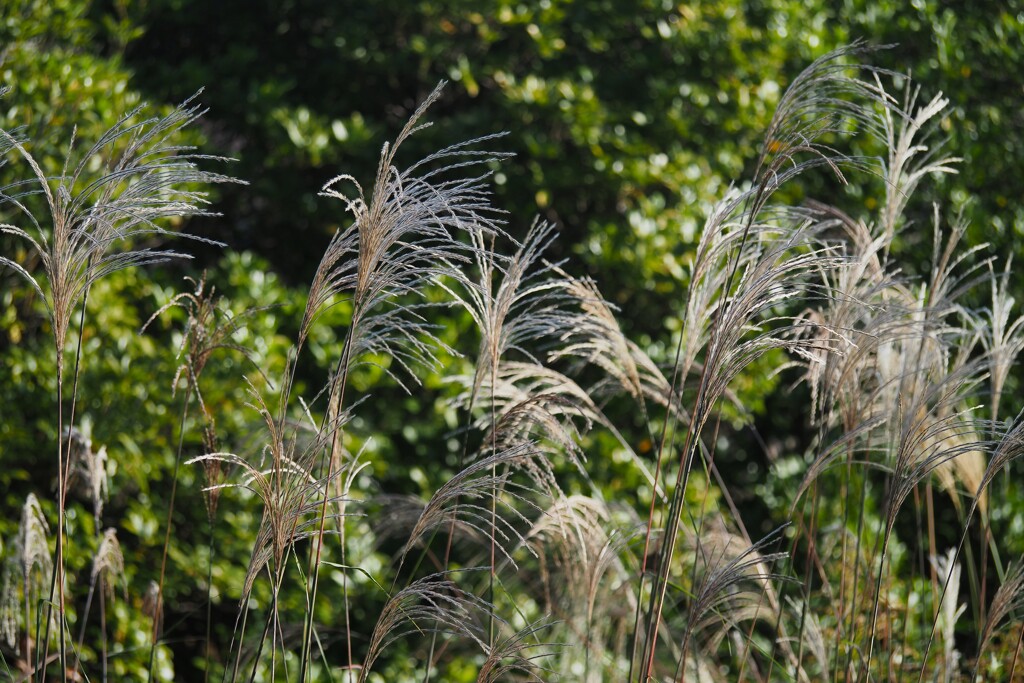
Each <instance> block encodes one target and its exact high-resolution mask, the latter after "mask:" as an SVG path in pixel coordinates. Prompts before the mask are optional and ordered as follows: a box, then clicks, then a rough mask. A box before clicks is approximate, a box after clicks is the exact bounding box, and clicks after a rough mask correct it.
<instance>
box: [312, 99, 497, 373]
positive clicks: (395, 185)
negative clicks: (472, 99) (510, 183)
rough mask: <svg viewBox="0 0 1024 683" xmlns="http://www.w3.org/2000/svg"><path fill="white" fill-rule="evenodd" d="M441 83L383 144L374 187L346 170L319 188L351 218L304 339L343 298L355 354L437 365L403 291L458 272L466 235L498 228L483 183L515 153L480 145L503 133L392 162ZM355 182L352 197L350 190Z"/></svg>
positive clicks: (331, 256)
mask: <svg viewBox="0 0 1024 683" xmlns="http://www.w3.org/2000/svg"><path fill="white" fill-rule="evenodd" d="M443 87H444V82H442V83H440V84H438V86H437V88H435V89H434V91H433V92H432V93H431V94H430V95H429V96H428V97H427V98H426V99H425V100H424V101H423V102H422V103H421V104H420V106H419V107H418V108H417V109H416V111H415V112H414V113H413V115H412V116H411V117H410V119H409V121H408V122H407V123H406V125H405V127H404V128H403V129H402V131H401V133H399V135H398V137H397V138H396V139H395V141H394V143H393V144H385V145H384V147H383V149H382V150H381V156H380V163H379V165H378V167H377V176H376V179H375V182H374V185H373V187H372V188H371V190H372V192H371V194H370V195H369V196H367V195H366V193H365V191H364V190H363V187H362V186H361V185H360V184H359V182H358V181H357V180H356V179H355V178H353V177H352V176H349V175H340V176H337V177H335V178H332V179H331V180H329V181H328V182H327V183H326V184H325V185H324V187H323V190H322V192H321V195H322V196H325V197H328V198H332V199H338V200H340V201H342V202H343V203H344V204H345V207H346V209H347V211H348V212H349V213H350V214H351V215H352V217H353V219H354V220H353V222H352V224H351V225H350V226H349V227H348V228H346V229H345V230H339V231H338V232H336V233H335V235H334V237H333V239H332V240H331V243H330V244H329V245H328V247H327V250H326V251H325V252H324V256H323V258H322V260H321V262H320V265H319V267H318V268H317V271H316V274H315V276H314V278H313V283H312V285H311V286H310V291H309V297H308V299H307V304H306V309H305V312H304V314H303V320H302V324H301V326H300V328H299V343H298V345H299V347H301V346H302V345H303V343H304V341H305V339H306V337H307V335H308V334H309V329H310V327H311V326H312V325H313V324H314V323H315V322H316V320H317V319H318V318H319V317H320V316H321V315H322V313H323V312H324V310H325V308H326V307H327V306H329V305H330V304H331V303H332V302H336V301H337V300H338V297H344V298H346V299H347V300H348V301H349V302H350V304H351V306H352V319H351V323H350V324H349V335H350V338H349V340H348V342H347V343H348V345H350V346H351V350H350V351H349V352H348V354H349V357H350V358H351V359H358V358H359V357H360V356H361V355H362V354H364V353H382V354H385V355H387V356H389V357H391V358H392V359H393V360H394V361H395V362H397V363H398V364H399V365H400V366H402V367H403V368H405V369H406V370H411V366H414V365H427V366H431V365H433V364H434V363H435V362H436V359H435V357H434V355H433V352H432V350H431V344H439V342H438V340H437V339H436V337H435V336H434V335H433V333H432V332H431V328H430V326H429V325H428V324H427V323H426V321H425V320H424V319H423V317H422V315H421V314H420V313H419V309H418V308H417V306H416V305H411V304H408V303H402V300H403V299H406V298H408V297H409V296H410V295H414V294H417V293H418V292H420V291H421V290H422V288H423V286H424V285H426V284H428V283H430V282H432V281H434V280H436V279H438V278H440V277H443V276H449V275H452V274H453V273H458V272H459V271H458V267H457V266H456V265H454V264H463V263H466V262H467V261H468V260H469V256H468V255H467V247H466V245H465V244H463V243H462V242H460V241H459V239H458V235H459V234H466V233H469V234H478V233H483V234H487V235H493V234H498V233H500V232H501V223H502V221H501V213H500V212H499V211H497V210H495V209H493V208H492V207H491V205H490V190H489V188H488V185H487V183H486V182H485V181H486V179H487V177H488V176H489V175H490V172H491V171H490V168H489V167H490V165H491V164H492V163H493V162H495V161H498V160H500V159H503V158H505V157H507V156H509V155H508V154H505V153H500V152H490V151H481V150H479V149H476V147H477V146H479V145H480V144H481V143H485V142H490V141H493V140H494V139H495V138H497V137H500V135H489V136H485V137H482V138H477V139H474V140H469V141H466V142H463V143H459V144H456V145H452V146H450V147H446V148H444V149H442V150H440V151H438V152H435V153H433V154H430V155H428V156H427V157H425V158H423V159H421V160H420V161H418V162H416V163H414V164H412V165H411V166H409V167H408V168H406V169H405V170H404V171H399V170H398V168H397V166H396V165H395V157H396V154H397V152H398V150H399V148H400V147H401V145H402V144H403V143H404V142H405V141H406V140H407V139H408V138H409V137H410V136H412V135H413V134H415V133H416V132H417V131H419V130H422V129H423V128H425V127H427V126H429V125H430V124H429V123H420V119H421V118H422V117H423V115H424V114H425V113H426V111H427V109H428V108H429V107H430V105H431V104H433V103H434V102H435V101H436V100H437V99H438V98H439V97H440V95H441V91H442V89H443ZM343 183H349V184H351V185H352V186H353V187H354V188H355V195H354V196H350V195H348V194H346V193H345V192H343V191H342V190H341V189H339V188H340V187H341V185H342V184H343Z"/></svg>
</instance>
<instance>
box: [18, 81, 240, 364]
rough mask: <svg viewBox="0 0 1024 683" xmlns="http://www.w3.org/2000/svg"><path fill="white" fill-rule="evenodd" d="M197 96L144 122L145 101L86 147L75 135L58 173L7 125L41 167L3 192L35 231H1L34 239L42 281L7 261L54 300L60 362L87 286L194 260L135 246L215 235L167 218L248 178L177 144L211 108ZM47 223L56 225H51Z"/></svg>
mask: <svg viewBox="0 0 1024 683" xmlns="http://www.w3.org/2000/svg"><path fill="white" fill-rule="evenodd" d="M197 95H198V93H197ZM194 98H195V96H193V97H192V98H189V99H188V100H186V101H185V102H183V103H182V104H180V105H179V106H177V107H175V108H174V109H173V110H171V112H170V113H168V114H167V115H165V116H153V117H150V118H145V119H143V118H141V116H142V115H143V112H144V111H145V107H142V106H140V107H138V108H136V109H134V110H132V111H131V112H129V113H127V114H125V115H124V116H122V117H121V119H120V120H119V121H118V122H117V123H116V124H114V125H113V126H112V127H111V128H110V129H109V130H107V131H106V132H105V133H104V134H103V135H102V136H101V137H100V138H99V140H97V141H96V142H95V143H94V144H93V145H92V146H91V147H89V148H88V149H87V150H85V151H84V152H81V153H76V151H75V142H76V141H75V138H74V136H72V140H71V143H70V144H69V148H68V154H67V157H66V158H65V162H64V168H63V170H62V171H61V173H60V174H59V175H57V176H47V175H46V174H45V173H44V171H43V170H42V168H41V167H40V166H39V164H38V163H37V161H36V159H35V158H34V157H33V156H32V154H31V152H29V151H28V149H27V147H26V143H24V142H22V141H20V140H17V139H16V138H15V137H14V136H13V135H12V134H11V133H9V132H7V131H0V138H2V140H3V141H4V144H5V145H6V146H7V147H8V148H11V147H13V148H14V149H16V150H17V152H18V153H19V155H20V156H21V157H22V159H23V160H24V161H25V162H26V163H27V164H28V166H29V168H30V169H31V171H32V177H31V179H29V180H25V181H19V182H16V183H13V184H11V185H8V186H6V187H3V188H0V202H2V203H4V204H7V205H9V206H10V207H12V208H13V209H15V210H16V211H17V212H18V213H19V214H20V216H21V217H22V219H23V220H24V221H25V222H26V223H27V225H28V227H27V228H20V227H17V226H14V225H3V226H0V232H4V233H8V234H11V235H14V236H16V237H19V238H21V239H23V240H24V241H26V242H27V243H28V244H29V246H30V247H31V248H32V250H33V251H35V252H36V255H37V256H38V258H39V261H40V263H41V265H42V269H43V281H42V283H41V282H40V280H39V279H38V277H37V276H35V275H32V274H30V273H29V272H28V271H27V270H25V268H24V267H23V266H22V265H20V264H18V263H15V262H14V261H12V260H11V259H9V258H6V257H3V256H0V265H6V266H8V267H11V268H13V269H14V270H16V271H17V272H18V273H20V274H21V275H22V276H24V278H25V279H26V280H27V281H28V283H29V284H30V285H32V287H33V288H34V289H35V290H36V292H37V293H38V294H39V296H40V298H41V299H42V301H43V302H44V303H45V305H46V308H47V312H48V314H49V317H50V322H51V324H52V325H53V332H54V338H55V343H56V349H57V361H58V367H59V368H60V367H62V366H63V362H64V347H65V342H66V340H67V333H68V328H69V325H70V322H71V316H72V314H73V312H74V310H75V308H76V307H77V306H78V305H79V303H81V301H82V299H83V297H84V296H85V295H86V291H87V290H88V288H89V287H90V286H91V285H92V284H93V283H94V282H96V281H97V280H99V279H101V278H103V277H104V276H106V275H109V274H110V273H113V272H116V271H118V270H121V269H123V268H129V267H132V266H140V265H146V264H151V263H158V262H160V261H165V260H167V259H170V258H187V255H185V254H183V253H180V252H176V251H168V250H154V249H149V248H145V247H138V246H137V245H136V243H137V242H140V241H143V240H147V239H149V238H151V237H153V236H158V237H170V236H182V237H187V238H189V239H194V240H199V241H204V242H207V241H209V240H205V239H202V238H199V237H195V236H193V235H187V234H184V233H173V232H170V231H168V230H167V229H166V228H164V227H163V226H162V221H164V220H165V219H168V218H173V217H188V216H195V215H210V213H209V211H208V210H207V209H206V208H205V206H206V204H207V203H208V202H207V199H206V196H207V195H206V192H205V191H204V190H201V189H197V188H198V187H200V186H203V185H207V184H210V183H223V182H240V181H237V180H235V179H233V178H229V177H228V176H224V175H220V174H216V173H211V172H209V171H204V170H201V169H200V168H199V167H198V166H197V163H198V162H202V161H208V160H213V161H226V159H223V158H220V157H212V156H207V155H201V154H196V153H195V152H194V150H193V148H191V147H185V146H181V145H179V144H176V143H174V142H173V138H174V137H176V136H177V135H178V134H179V133H180V132H181V130H182V129H184V128H185V127H187V126H189V125H191V124H192V123H194V122H195V121H196V119H198V118H199V117H200V116H202V114H203V113H204V110H203V109H202V108H201V107H200V106H199V105H197V104H195V103H194ZM76 157H77V159H78V160H77V161H74V159H75V158H76ZM97 159H99V160H100V164H101V168H100V174H99V175H96V174H95V173H94V172H93V170H92V164H94V163H95V162H96V160H97ZM31 195H42V197H43V199H44V200H45V203H46V207H47V210H48V214H49V215H48V216H47V220H43V219H42V218H40V217H37V216H36V215H34V214H33V213H32V212H31V211H30V210H29V208H28V206H27V204H26V203H25V201H24V200H25V199H26V197H28V196H31ZM46 223H49V224H50V226H52V227H50V228H46V227H44V225H45V224H46Z"/></svg>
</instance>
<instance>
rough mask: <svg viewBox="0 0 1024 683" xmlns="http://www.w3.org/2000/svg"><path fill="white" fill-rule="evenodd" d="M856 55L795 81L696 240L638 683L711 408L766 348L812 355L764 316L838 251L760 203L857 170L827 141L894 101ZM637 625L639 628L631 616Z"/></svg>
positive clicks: (831, 58)
mask: <svg viewBox="0 0 1024 683" xmlns="http://www.w3.org/2000/svg"><path fill="white" fill-rule="evenodd" d="M862 51H863V50H862V49H861V47H860V46H859V45H855V46H852V47H850V48H845V49H840V50H838V51H835V52H832V53H830V54H828V55H825V56H824V57H822V58H821V59H819V60H817V61H815V62H814V63H813V64H812V65H811V66H810V67H808V68H807V69H806V70H805V71H804V72H803V73H801V74H800V75H799V76H798V77H797V78H796V79H795V80H794V81H793V83H792V84H791V85H790V87H789V88H788V89H787V91H786V93H785V94H784V95H783V97H782V99H781V100H780V102H779V106H778V108H777V110H776V113H775V116H774V117H773V119H772V122H771V124H770V125H769V128H768V131H767V133H766V136H765V143H764V147H763V150H762V153H761V156H760V158H759V159H758V163H757V167H756V170H755V173H754V182H753V185H752V186H751V188H750V189H749V190H746V191H744V192H733V193H731V194H730V196H728V197H727V198H726V199H724V200H723V201H722V202H720V203H719V204H718V205H717V206H716V208H715V209H714V210H713V212H712V214H711V216H710V217H709V219H708V221H707V224H706V226H705V229H704V233H703V235H702V239H701V243H700V244H699V245H698V251H697V257H696V259H695V263H694V268H693V272H694V275H693V277H692V279H691V280H692V282H691V288H694V291H691V292H690V296H689V297H688V301H687V312H686V314H685V318H684V329H683V332H682V334H681V335H680V340H679V347H678V349H677V360H676V367H675V369H674V377H673V380H672V386H673V387H676V386H679V384H678V383H681V382H682V381H683V380H684V379H685V377H686V373H687V372H688V369H689V364H690V362H691V361H692V359H695V358H696V357H697V352H698V349H701V348H702V349H703V350H704V351H705V362H704V367H703V369H702V371H701V373H700V384H699V387H698V388H697V396H696V399H695V403H694V409H693V411H692V416H691V421H690V423H689V424H688V425H687V428H686V430H685V431H686V434H685V442H684V445H683V448H682V450H683V453H682V454H681V456H680V466H679V468H678V473H677V481H676V485H675V488H674V490H673V493H672V500H671V503H670V505H669V508H668V511H667V514H666V516H665V519H666V529H665V537H664V539H663V541H662V543H661V546H662V548H661V557H660V564H659V571H658V572H657V573H656V574H655V577H654V579H655V581H654V585H653V587H652V591H651V599H650V605H649V609H648V610H647V614H646V617H645V619H646V624H645V628H644V631H645V632H646V633H645V635H644V636H641V635H640V628H638V629H637V638H636V643H635V646H634V649H636V647H637V646H641V645H642V650H640V652H641V658H640V662H639V664H640V670H639V676H640V677H641V679H642V678H643V677H644V676H651V675H652V673H653V668H654V659H655V650H656V647H657V633H658V630H659V628H660V623H661V615H662V610H663V608H664V600H665V593H666V591H667V588H668V576H667V574H666V573H665V572H666V571H667V570H666V569H665V568H666V567H668V566H669V561H670V559H671V558H672V557H673V555H674V550H675V545H676V541H677V536H678V532H679V520H680V515H681V507H682V501H683V496H684V494H685V490H686V485H687V483H688V480H689V474H690V471H691V467H692V465H693V462H694V460H695V457H696V455H697V453H698V451H699V441H700V439H701V435H702V432H703V429H704V426H705V424H706V422H707V421H708V419H709V418H710V416H711V414H712V411H713V408H714V406H715V404H716V403H717V402H718V400H719V399H720V398H721V397H722V395H723V394H724V392H725V390H726V389H727V387H728V384H729V382H730V381H731V380H732V379H733V378H735V376H736V375H737V374H738V372H739V371H740V370H741V369H743V368H744V367H746V366H747V365H748V364H749V363H750V362H751V361H753V360H755V359H756V358H758V357H760V356H761V355H763V354H764V353H765V352H766V351H768V350H770V349H773V348H779V349H785V350H788V351H790V352H791V353H795V354H797V355H798V356H799V355H802V356H805V357H807V358H809V359H810V358H811V356H812V352H814V351H815V350H816V349H817V344H818V342H817V341H816V340H814V339H813V335H808V334H807V333H806V328H807V326H808V325H810V323H809V321H807V320H806V319H803V320H800V319H792V318H789V319H784V318H781V317H779V316H778V315H777V314H774V313H773V312H772V311H773V309H775V307H776V306H777V305H778V304H781V303H783V302H785V301H786V300H788V299H792V298H793V297H795V296H797V295H801V296H808V295H812V294H816V295H818V296H821V293H822V291H823V290H822V289H821V288H820V285H815V281H816V280H818V279H820V273H822V272H827V271H829V270H831V269H834V268H835V267H837V266H839V265H840V264H841V263H842V260H843V259H842V258H841V255H838V254H837V252H836V250H835V249H833V248H831V247H829V246H827V245H825V246H821V240H820V239H818V235H817V233H819V232H820V229H821V226H820V224H819V223H818V221H817V220H816V219H815V217H814V216H812V215H809V212H807V211H806V210H793V209H790V210H782V209H774V210H771V211H767V210H766V207H767V206H768V202H769V201H770V199H771V198H772V196H773V195H774V193H775V192H776V191H777V190H778V188H779V187H780V186H781V185H782V184H783V183H785V182H786V181H787V180H789V179H790V178H793V177H795V176H797V175H799V174H800V173H802V172H804V171H806V170H807V169H810V168H813V167H816V166H824V167H827V168H829V169H831V170H832V171H833V172H834V173H835V174H836V176H837V177H838V178H839V180H840V181H843V182H845V177H844V176H843V171H842V167H843V166H847V167H850V166H853V167H858V166H860V167H864V166H866V164H865V163H864V161H863V160H859V159H851V158H849V157H846V156H844V155H842V154H839V153H838V152H836V151H835V150H834V149H832V148H830V147H829V146H828V143H827V142H826V141H825V138H826V137H827V136H829V135H832V134H841V133H844V132H845V131H847V130H848V129H849V128H850V127H851V126H855V127H856V128H858V129H867V130H868V131H869V132H873V133H875V134H876V135H877V134H878V133H879V130H880V129H879V126H878V125H877V120H876V119H875V118H874V117H873V116H872V113H871V106H875V105H877V106H882V107H888V106H893V103H892V101H891V98H889V97H888V96H887V95H886V94H885V93H884V91H879V90H878V89H877V88H876V87H875V86H874V85H872V84H870V83H869V82H867V81H865V80H863V79H861V78H858V77H856V76H855V75H853V74H852V71H853V69H852V68H851V67H850V66H848V65H846V64H844V60H845V58H846V57H847V56H849V55H851V54H856V53H859V52H862ZM861 70H863V71H869V72H870V71H872V70H871V69H869V68H866V67H861ZM869 105H870V106H869ZM815 245H818V246H815ZM702 283H703V284H702ZM801 331H802V333H801ZM694 347H697V348H694ZM666 433H667V432H666ZM659 453H660V449H659ZM659 457H660V455H659ZM651 514H652V516H653V508H652V510H651ZM637 622H638V626H639V623H640V615H639V613H638V616H637Z"/></svg>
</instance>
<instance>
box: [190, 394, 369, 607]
mask: <svg viewBox="0 0 1024 683" xmlns="http://www.w3.org/2000/svg"><path fill="white" fill-rule="evenodd" d="M249 396H250V401H251V402H250V403H249V404H248V405H249V407H250V408H252V409H253V410H255V411H256V412H257V413H258V414H259V415H260V417H261V418H262V420H263V427H264V430H265V431H264V434H263V439H264V446H263V455H262V458H261V459H260V460H258V461H256V462H253V461H251V460H250V459H247V458H244V457H242V456H239V455H236V454H234V453H226V452H219V453H207V454H205V455H201V456H199V457H196V458H192V459H191V460H188V461H187V462H186V464H193V463H203V462H205V461H207V460H216V461H218V462H220V463H223V464H226V465H231V466H236V467H238V468H239V469H240V470H241V472H242V476H241V480H240V481H237V482H226V483H221V484H213V485H211V486H210V487H209V488H213V489H226V488H242V489H245V490H248V491H250V492H251V493H253V494H255V495H256V496H257V498H259V500H260V502H261V503H262V506H263V517H262V519H261V522H260V528H259V531H258V532H257V534H256V540H255V544H254V547H253V550H252V554H251V558H250V561H249V567H248V569H247V571H246V574H245V581H244V584H243V587H242V598H241V604H243V605H244V604H245V602H246V600H247V599H248V596H249V594H250V592H251V591H252V586H253V582H254V581H255V580H256V578H257V576H259V574H260V572H261V571H263V569H264V568H266V567H267V566H268V565H270V568H271V572H272V576H273V578H274V581H275V585H276V586H278V587H279V586H280V581H281V580H282V579H283V573H284V570H285V568H286V559H287V555H288V553H289V552H290V551H291V549H292V547H293V545H294V544H295V542H296V541H298V540H301V539H303V538H307V537H309V536H313V535H316V534H317V528H316V527H317V520H318V517H317V512H318V510H319V508H320V505H321V501H322V499H323V497H324V496H328V495H329V494H328V486H329V485H330V483H331V482H329V481H325V480H323V479H318V478H317V477H316V476H315V473H314V467H315V464H316V461H317V459H318V458H319V456H320V455H321V454H322V453H323V451H324V449H325V448H328V447H329V445H330V443H331V441H332V440H333V438H334V434H335V432H336V431H337V430H339V429H341V428H342V426H343V425H344V424H345V423H346V422H347V421H348V420H349V419H350V417H351V413H350V412H348V411H346V412H344V413H342V415H341V416H339V417H338V418H337V419H336V420H335V421H334V422H333V423H330V424H327V425H325V427H324V429H322V430H317V431H315V432H314V433H313V434H312V435H311V439H310V440H309V441H308V442H305V441H303V440H302V439H301V438H300V433H299V432H298V431H295V432H291V431H290V430H289V429H288V425H287V424H286V425H284V426H283V427H282V425H280V424H279V423H278V421H277V420H275V419H274V417H273V415H272V414H271V412H270V409H269V408H268V407H267V404H266V403H265V402H264V400H263V397H262V396H261V395H260V394H259V392H258V391H257V390H256V389H255V388H254V387H253V386H252V385H250V387H249ZM334 502H340V501H337V500H334Z"/></svg>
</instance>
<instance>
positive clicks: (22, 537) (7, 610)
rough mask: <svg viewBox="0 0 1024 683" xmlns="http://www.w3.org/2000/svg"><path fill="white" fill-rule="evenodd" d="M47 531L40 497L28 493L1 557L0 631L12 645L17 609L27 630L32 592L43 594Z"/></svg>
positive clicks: (15, 642)
mask: <svg viewBox="0 0 1024 683" xmlns="http://www.w3.org/2000/svg"><path fill="white" fill-rule="evenodd" d="M49 533H50V528H49V525H48V524H47V523H46V516H45V515H44V514H43V510H42V507H40V505H39V500H38V499H37V498H36V496H35V494H33V493H30V494H28V498H26V499H25V504H24V505H23V506H22V508H21V522H20V523H19V524H18V534H17V536H16V537H15V539H14V543H12V544H11V547H10V548H9V549H8V551H7V557H6V558H5V561H4V572H3V588H2V593H0V635H2V636H3V638H4V639H5V640H6V641H7V644H8V645H9V646H11V647H15V646H16V645H18V613H19V611H22V616H23V617H24V620H25V621H24V628H25V631H26V632H27V631H28V629H29V628H30V624H31V602H32V595H33V593H36V594H39V595H40V596H42V595H43V592H44V591H45V590H47V583H46V579H47V577H49V575H50V573H51V572H52V571H53V559H52V558H51V556H50V546H49V540H48V535H49ZM19 593H20V600H19ZM30 654H31V653H28V654H27V655H26V657H28V656H29V655H30Z"/></svg>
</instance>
